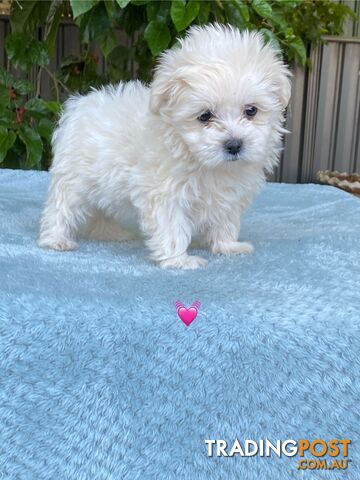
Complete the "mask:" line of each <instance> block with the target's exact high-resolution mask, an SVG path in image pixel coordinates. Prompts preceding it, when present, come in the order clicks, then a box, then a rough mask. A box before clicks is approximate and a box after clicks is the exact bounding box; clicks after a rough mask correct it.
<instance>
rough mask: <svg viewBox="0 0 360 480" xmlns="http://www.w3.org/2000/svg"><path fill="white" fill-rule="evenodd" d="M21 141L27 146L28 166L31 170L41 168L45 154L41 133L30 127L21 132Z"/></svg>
mask: <svg viewBox="0 0 360 480" xmlns="http://www.w3.org/2000/svg"><path fill="white" fill-rule="evenodd" d="M19 137H20V140H21V141H22V142H23V143H24V145H25V146H26V166H27V167H29V168H33V167H37V166H40V164H41V157H42V152H43V143H42V140H41V137H40V135H39V133H38V132H37V131H36V130H34V129H33V128H30V127H23V128H22V129H21V130H19Z"/></svg>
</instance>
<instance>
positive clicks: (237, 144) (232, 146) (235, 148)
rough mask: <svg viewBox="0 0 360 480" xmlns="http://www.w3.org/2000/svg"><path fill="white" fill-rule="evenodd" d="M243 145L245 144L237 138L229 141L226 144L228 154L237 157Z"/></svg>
mask: <svg viewBox="0 0 360 480" xmlns="http://www.w3.org/2000/svg"><path fill="white" fill-rule="evenodd" d="M242 143H243V142H242V141H241V140H239V139H237V138H232V139H231V140H227V141H226V142H225V143H224V148H225V151H226V153H228V154H230V155H232V156H234V157H235V156H236V155H237V154H238V153H240V151H241V149H242ZM234 160H236V158H234Z"/></svg>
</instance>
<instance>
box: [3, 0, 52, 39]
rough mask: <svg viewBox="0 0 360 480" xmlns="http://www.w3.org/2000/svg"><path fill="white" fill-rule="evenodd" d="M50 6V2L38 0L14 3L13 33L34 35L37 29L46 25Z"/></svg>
mask: <svg viewBox="0 0 360 480" xmlns="http://www.w3.org/2000/svg"><path fill="white" fill-rule="evenodd" d="M50 4H51V2H50V1H38V0H22V1H16V2H12V8H11V15H10V23H11V32H12V33H33V32H34V31H35V30H36V28H37V27H39V26H40V25H43V24H44V23H45V21H46V17H47V15H48V9H49V7H50Z"/></svg>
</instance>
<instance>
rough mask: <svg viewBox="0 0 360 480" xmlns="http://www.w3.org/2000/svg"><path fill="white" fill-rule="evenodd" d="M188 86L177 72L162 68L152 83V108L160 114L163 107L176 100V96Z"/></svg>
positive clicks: (153, 111)
mask: <svg viewBox="0 0 360 480" xmlns="http://www.w3.org/2000/svg"><path fill="white" fill-rule="evenodd" d="M186 86H187V83H186V82H185V80H183V79H182V78H181V77H180V75H179V74H178V73H177V72H166V71H165V69H162V68H160V69H159V70H157V72H156V73H155V76H154V80H153V82H152V84H151V93H150V110H151V111H152V113H155V114H159V113H160V111H161V109H162V108H163V107H166V106H168V105H170V104H172V103H174V102H176V97H177V96H178V95H179V94H180V93H181V92H182V91H183V89H184V88H185V87H186Z"/></svg>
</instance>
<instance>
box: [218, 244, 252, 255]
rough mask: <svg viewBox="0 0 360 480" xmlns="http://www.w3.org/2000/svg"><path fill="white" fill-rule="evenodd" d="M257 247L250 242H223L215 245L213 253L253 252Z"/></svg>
mask: <svg viewBox="0 0 360 480" xmlns="http://www.w3.org/2000/svg"><path fill="white" fill-rule="evenodd" d="M254 251H255V248H254V247H253V246H252V244H251V243H249V242H228V243H225V242H222V243H218V244H216V245H214V246H213V248H212V253H214V254H215V255H241V254H242V253H253V252H254Z"/></svg>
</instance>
